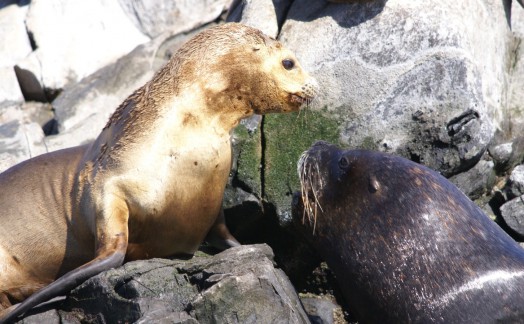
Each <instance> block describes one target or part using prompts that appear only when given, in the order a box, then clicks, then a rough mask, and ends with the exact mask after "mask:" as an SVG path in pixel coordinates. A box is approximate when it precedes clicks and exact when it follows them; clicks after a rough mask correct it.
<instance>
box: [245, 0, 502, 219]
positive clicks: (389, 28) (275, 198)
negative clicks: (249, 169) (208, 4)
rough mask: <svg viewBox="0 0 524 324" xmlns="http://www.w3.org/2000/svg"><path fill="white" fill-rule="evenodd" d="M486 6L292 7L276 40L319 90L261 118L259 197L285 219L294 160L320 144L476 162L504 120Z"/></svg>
mask: <svg viewBox="0 0 524 324" xmlns="http://www.w3.org/2000/svg"><path fill="white" fill-rule="evenodd" d="M488 2H489V5H483V4H480V3H478V2H477V1H474V0H468V1H466V2H461V3H460V4H458V3H457V2H454V1H449V0H448V1H430V2H405V1H400V0H389V1H383V0H381V1H368V2H362V3H353V4H329V3H326V2H325V1H316V0H308V1H305V2H304V1H303V2H300V3H299V2H296V1H295V2H293V4H292V5H291V7H290V8H289V11H288V12H287V15H286V20H285V22H284V24H283V26H282V29H281V31H280V34H279V39H280V40H281V41H282V42H283V43H284V44H285V45H286V46H287V47H289V48H291V49H292V50H294V51H295V53H296V55H297V57H298V59H299V61H300V62H301V64H302V66H303V67H304V68H305V69H306V70H307V71H310V72H312V74H313V75H314V76H315V77H316V78H317V80H318V81H319V84H320V94H319V96H318V99H317V100H316V101H315V102H314V103H312V105H311V108H310V111H309V112H308V111H306V112H301V113H298V114H289V115H281V114H274V115H268V116H265V117H264V119H263V125H262V127H261V129H262V131H261V134H260V135H259V136H258V137H259V138H260V139H261V140H260V141H261V147H262V153H261V157H262V160H261V164H262V167H261V168H260V169H259V171H258V174H259V175H258V176H259V177H260V178H261V179H262V180H261V181H260V182H261V186H260V188H261V189H260V194H261V196H260V197H262V198H264V199H266V200H267V201H268V202H269V203H271V204H274V205H275V206H276V209H277V212H278V214H279V216H280V218H281V221H282V222H283V223H285V222H287V221H288V220H289V206H290V202H291V194H292V192H293V191H295V190H298V189H299V186H298V177H297V175H296V162H297V160H298V158H299V156H300V154H301V153H302V152H303V151H304V150H305V149H307V148H308V147H309V146H310V145H311V144H312V143H313V142H314V141H315V140H318V139H322V140H327V141H330V142H333V143H337V144H339V145H341V146H344V147H349V148H366V149H375V150H381V151H387V152H391V153H394V154H398V155H402V156H404V157H407V158H410V159H412V160H414V161H416V162H420V163H422V164H425V165H426V166H429V167H430V168H432V169H435V170H437V171H439V172H441V173H442V174H443V175H445V176H447V177H450V176H452V175H455V174H458V173H460V172H464V171H466V170H469V169H471V168H472V167H473V166H474V165H475V164H476V163H477V162H478V161H479V160H480V158H481V157H482V155H483V154H484V152H485V151H486V149H487V147H488V144H489V143H490V141H491V139H492V138H493V135H494V132H495V129H496V126H497V125H500V124H501V122H502V121H503V119H504V116H502V115H501V114H502V113H503V111H505V106H504V104H505V101H504V100H503V99H504V98H505V91H506V86H507V80H508V75H507V72H506V67H507V66H508V63H509V58H510V30H509V28H508V26H507V20H506V14H505V11H504V6H503V4H502V3H500V2H499V1H495V0H489V1H488ZM249 6H250V3H249V2H247V3H246V5H245V8H247V9H248V8H249ZM466 15H467V16H468V20H464V19H462V18H461V17H463V16H466ZM248 17H249V16H246V17H244V16H242V18H241V21H242V22H244V20H245V21H246V22H249V23H252V22H250V21H249V20H248ZM259 23H260V24H261V25H260V26H263V22H259ZM252 24H254V23H252ZM257 26H259V25H257ZM479 26H481V27H479ZM479 28H480V29H479ZM488 40H489V41H488ZM487 42H488V43H489V45H487V46H486V45H485V44H488V43H487ZM242 163H243V161H242V159H240V160H239V165H242ZM248 164H250V165H251V164H253V165H254V163H251V162H248ZM253 172H254V173H256V170H254V169H253ZM256 176H257V175H256V174H250V175H248V178H251V179H252V178H255V177H256ZM239 181H240V182H242V183H249V181H243V179H242V178H239ZM250 189H251V192H256V193H257V194H258V190H259V189H258V188H257V187H252V188H250ZM248 191H250V190H248Z"/></svg>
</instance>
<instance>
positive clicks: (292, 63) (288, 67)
mask: <svg viewBox="0 0 524 324" xmlns="http://www.w3.org/2000/svg"><path fill="white" fill-rule="evenodd" d="M282 66H283V67H284V69H286V70H291V69H292V68H294V67H295V61H293V60H290V59H285V60H282Z"/></svg>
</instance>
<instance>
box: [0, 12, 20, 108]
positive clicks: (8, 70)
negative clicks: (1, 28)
mask: <svg viewBox="0 0 524 324" xmlns="http://www.w3.org/2000/svg"><path fill="white" fill-rule="evenodd" d="M0 12H1V11H0ZM2 101H12V102H19V103H21V102H23V101H24V96H23V95H22V91H21V90H20V86H19V85H18V80H17V78H16V74H15V70H14V69H13V68H12V67H0V102H2Z"/></svg>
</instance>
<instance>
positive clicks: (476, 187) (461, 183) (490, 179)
mask: <svg viewBox="0 0 524 324" xmlns="http://www.w3.org/2000/svg"><path fill="white" fill-rule="evenodd" d="M449 180H450V181H451V182H452V183H453V184H455V185H456V186H457V187H458V188H459V189H460V190H461V191H462V192H463V193H464V194H465V195H466V196H468V197H469V198H470V199H471V200H476V199H479V198H480V197H482V195H484V194H486V193H489V192H490V191H491V188H493V186H494V185H495V181H496V176H495V171H494V163H493V162H492V161H485V160H481V161H479V163H477V164H476V165H475V166H474V167H473V168H471V169H470V170H468V171H466V172H463V173H459V174H457V175H455V176H453V177H451V178H449Z"/></svg>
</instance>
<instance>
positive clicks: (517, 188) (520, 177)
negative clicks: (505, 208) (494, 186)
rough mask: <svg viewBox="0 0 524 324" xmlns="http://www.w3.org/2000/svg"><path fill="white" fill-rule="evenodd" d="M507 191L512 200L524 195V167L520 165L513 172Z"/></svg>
mask: <svg viewBox="0 0 524 324" xmlns="http://www.w3.org/2000/svg"><path fill="white" fill-rule="evenodd" d="M505 189H506V192H507V195H508V197H509V198H510V199H513V198H515V197H519V196H521V195H524V165H518V166H516V167H515V169H513V171H511V174H510V176H509V179H508V182H507V185H506V188H505Z"/></svg>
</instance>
